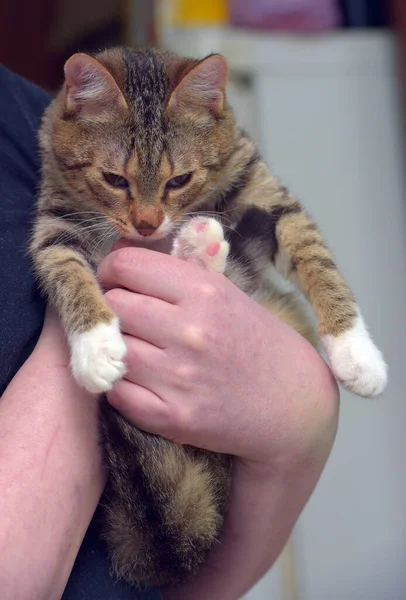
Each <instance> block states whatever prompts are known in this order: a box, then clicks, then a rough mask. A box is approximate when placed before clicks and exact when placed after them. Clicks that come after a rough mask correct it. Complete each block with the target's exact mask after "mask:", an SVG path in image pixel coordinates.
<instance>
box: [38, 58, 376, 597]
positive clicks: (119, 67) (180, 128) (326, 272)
mask: <svg viewBox="0 0 406 600" xmlns="http://www.w3.org/2000/svg"><path fill="white" fill-rule="evenodd" d="M226 83H227V62H226V60H225V59H224V57H222V56H221V55H218V54H213V55H210V56H208V57H206V58H204V59H202V60H195V59H190V58H182V57H179V56H177V55H174V54H172V53H169V52H166V51H162V50H154V49H146V50H140V49H130V48H114V49H110V50H106V51H103V52H100V53H98V54H96V55H88V54H82V53H78V54H75V55H73V56H72V57H71V58H70V59H69V60H68V61H67V63H66V65H65V81H64V84H63V86H62V88H61V90H60V92H59V93H58V94H57V96H56V97H55V99H54V101H53V102H52V103H51V105H50V106H49V108H48V109H47V110H46V112H45V115H44V118H43V122H42V126H41V131H40V145H41V151H42V184H41V189H40V193H39V198H38V204H37V214H36V220H35V225H34V231H33V236H32V241H31V246H30V251H31V255H32V259H33V264H34V268H35V272H36V275H37V277H38V281H39V285H40V287H41V290H42V292H43V293H44V294H45V295H46V297H47V299H48V302H49V303H50V304H52V305H53V306H54V307H55V308H56V310H57V312H58V313H59V316H60V318H61V321H62V324H63V326H64V329H65V331H66V335H67V339H68V342H69V345H70V352H71V369H72V373H73V375H74V377H75V378H76V380H77V381H78V382H79V383H80V384H81V385H83V386H84V387H85V388H87V389H88V390H89V391H90V392H93V393H97V394H101V395H102V396H101V400H100V420H101V430H102V437H103V448H104V453H105V460H106V464H107V465H108V468H109V471H110V478H109V483H108V486H107V488H106V492H105V496H104V499H103V505H104V521H103V536H104V538H105V540H106V542H107V546H108V549H109V552H110V557H111V560H112V564H113V568H114V571H115V573H116V575H117V576H119V577H122V578H124V579H125V580H127V581H128V582H130V583H136V584H138V585H143V586H150V585H164V584H167V583H174V582H177V581H183V580H185V579H187V578H188V577H191V576H193V575H194V574H195V573H196V571H197V569H198V567H199V565H200V564H201V563H202V562H203V561H204V559H205V557H206V555H207V552H208V551H209V550H210V548H211V547H212V545H213V544H214V543H215V541H216V540H217V539H218V536H219V533H220V531H221V527H222V523H223V519H224V515H225V512H226V506H227V498H228V492H229V487H230V477H231V467H232V462H231V458H230V457H228V456H222V455H217V454H214V453H210V452H207V451H203V450H198V449H196V448H192V447H189V446H180V445H175V444H172V443H171V442H169V441H166V440H164V439H162V438H160V437H159V436H155V435H151V434H148V433H145V432H142V431H140V430H138V429H137V428H135V427H133V426H131V425H130V424H129V423H127V422H126V421H125V419H124V418H123V417H122V416H121V415H120V414H119V413H118V412H116V411H115V410H114V409H113V408H112V407H110V405H109V404H108V402H107V400H106V398H105V397H104V396H103V393H105V392H107V391H108V390H109V389H111V387H112V385H113V384H114V382H115V381H117V380H118V379H120V378H121V377H122V376H123V375H124V373H125V362H124V359H125V352H126V348H125V344H124V342H123V339H122V337H121V333H120V327H119V322H118V319H117V318H116V317H115V315H114V314H113V313H112V311H111V310H110V309H109V308H108V307H107V305H106V304H105V302H104V299H103V293H102V290H101V288H100V285H99V283H98V281H97V278H96V270H97V265H98V263H99V261H100V260H101V258H102V257H103V256H104V255H105V254H106V252H108V249H109V247H111V243H112V240H113V239H115V238H117V237H122V238H126V239H128V240H133V241H135V242H137V243H139V242H142V243H144V244H146V245H148V244H149V243H153V242H156V241H157V240H160V239H164V238H167V237H168V236H174V237H175V240H174V243H173V248H172V253H173V254H174V255H175V256H178V257H179V258H183V259H190V260H194V261H195V262H196V263H197V264H199V265H200V266H201V267H202V268H206V269H208V270H212V271H216V272H219V273H224V274H225V276H226V277H229V278H230V280H231V281H232V282H233V283H235V285H237V286H238V287H239V288H240V289H241V290H243V291H244V292H245V293H247V294H249V295H250V296H251V297H253V298H254V299H255V300H256V301H258V302H261V303H262V304H263V305H264V306H266V307H267V308H268V309H269V310H271V311H273V312H275V313H276V314H277V315H278V316H279V317H280V318H282V319H284V320H285V321H286V322H287V323H288V324H289V325H291V326H292V327H294V328H295V329H297V330H298V331H299V332H300V333H301V334H302V335H304V336H305V337H307V338H308V339H309V341H311V342H312V343H313V344H316V343H317V341H316V335H315V332H314V328H313V324H312V322H311V320H309V317H308V314H307V312H306V307H304V305H303V303H302V302H301V298H300V294H303V295H304V296H305V297H306V298H307V301H308V303H309V305H310V306H311V307H312V309H313V312H314V315H315V317H316V318H317V323H318V329H317V333H318V337H317V339H319V340H320V341H321V344H322V346H323V347H324V349H325V351H326V353H327V355H328V358H329V361H330V365H331V368H332V371H333V372H334V374H335V376H336V378H337V379H338V380H339V381H340V382H341V383H342V384H343V385H344V386H345V387H347V388H348V389H349V390H351V391H352V392H354V393H356V394H358V395H361V396H366V397H372V396H376V395H378V394H380V393H381V392H382V391H383V390H384V388H385V385H386V380H387V367H386V365H385V362H384V359H383V357H382V355H381V353H380V351H379V350H378V349H377V348H376V346H375V345H374V343H373V342H372V340H371V338H370V336H369V334H368V331H367V329H366V326H365V324H364V321H363V318H362V315H361V312H360V310H359V307H358V305H357V303H356V300H355V298H354V296H353V294H352V292H351V290H350V289H349V287H348V285H347V283H346V282H345V280H344V279H343V277H342V275H341V274H340V272H339V270H338V268H337V266H336V263H335V261H334V259H333V257H332V255H331V253H330V251H329V249H328V248H327V245H326V243H325V242H324V240H323V237H322V235H321V233H320V232H319V230H318V228H317V226H316V225H315V224H314V222H313V221H312V220H311V219H310V217H309V216H308V214H307V213H306V211H305V209H304V208H303V207H302V206H301V204H300V203H299V202H298V201H297V200H296V199H295V198H293V197H292V196H291V194H290V193H289V191H288V190H287V189H286V188H285V187H284V186H283V185H281V184H280V182H279V181H278V180H277V179H276V178H275V177H274V176H273V175H272V174H271V172H270V171H269V169H268V167H267V166H266V165H265V163H264V162H263V160H262V159H261V156H260V154H259V152H258V150H257V147H256V145H255V143H254V142H253V141H252V140H251V139H250V138H249V136H248V135H246V134H245V133H244V132H243V131H242V130H240V129H239V128H238V126H237V124H236V122H235V118H234V113H233V111H232V108H231V107H230V106H229V104H228V102H227V98H226ZM278 273H279V274H280V275H279V276H278V275H277V274H278ZM278 277H279V279H278ZM288 281H290V282H291V283H292V287H291V288H288V284H287V282H288ZM297 290H299V291H300V293H299V292H298V291H297ZM134 318H136V315H134Z"/></svg>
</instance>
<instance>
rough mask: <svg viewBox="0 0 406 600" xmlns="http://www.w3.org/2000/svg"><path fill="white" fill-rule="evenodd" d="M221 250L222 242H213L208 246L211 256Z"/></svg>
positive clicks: (207, 252)
mask: <svg viewBox="0 0 406 600" xmlns="http://www.w3.org/2000/svg"><path fill="white" fill-rule="evenodd" d="M219 250H220V242H212V243H211V244H209V245H208V246H207V248H206V254H208V255H209V256H215V255H216V254H217V252H218V251H219Z"/></svg>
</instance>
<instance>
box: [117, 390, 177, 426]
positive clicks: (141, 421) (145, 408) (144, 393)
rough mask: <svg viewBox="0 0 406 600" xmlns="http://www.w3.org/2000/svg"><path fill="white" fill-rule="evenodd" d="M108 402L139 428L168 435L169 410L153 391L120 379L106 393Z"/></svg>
mask: <svg viewBox="0 0 406 600" xmlns="http://www.w3.org/2000/svg"><path fill="white" fill-rule="evenodd" d="M107 399H108V401H109V403H110V404H111V405H112V406H113V407H114V408H115V409H116V410H118V411H119V412H120V413H121V414H122V415H123V417H124V418H125V419H126V420H127V421H128V422H129V423H131V424H132V425H135V426H136V427H138V428H139V429H143V430H145V431H148V432H149V433H156V434H159V435H164V436H165V435H170V434H171V431H170V430H171V427H170V422H171V419H170V412H169V408H168V405H167V404H165V402H163V401H162V400H161V398H159V396H157V395H156V394H154V393H153V392H151V391H150V390H147V389H145V388H143V387H142V386H140V385H135V384H134V383H130V382H129V381H127V380H125V379H122V380H121V381H119V382H118V383H116V384H115V386H114V388H113V389H112V390H111V391H110V392H109V393H108V394H107Z"/></svg>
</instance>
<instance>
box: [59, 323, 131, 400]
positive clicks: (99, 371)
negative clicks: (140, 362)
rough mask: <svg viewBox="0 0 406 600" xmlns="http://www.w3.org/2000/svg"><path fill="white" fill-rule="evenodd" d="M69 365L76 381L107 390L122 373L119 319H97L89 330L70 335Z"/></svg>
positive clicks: (98, 390)
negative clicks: (103, 321)
mask: <svg viewBox="0 0 406 600" xmlns="http://www.w3.org/2000/svg"><path fill="white" fill-rule="evenodd" d="M69 343H70V347H71V361H70V364H71V369H72V373H73V375H74V377H75V379H76V381H77V382H78V383H80V384H81V385H83V387H85V388H86V389H87V390H88V391H89V392H92V393H94V394H97V393H98V394H100V393H102V392H107V391H108V390H110V389H111V388H112V386H113V384H114V382H115V381H117V380H118V379H120V378H121V377H122V376H123V375H124V373H125V370H126V369H125V364H124V362H123V358H124V356H125V353H126V351H127V349H126V346H125V343H124V340H123V338H122V336H121V333H120V327H119V324H118V319H114V320H113V321H112V322H111V323H110V324H109V325H107V324H106V323H100V324H99V325H96V327H94V328H93V329H91V330H90V331H86V332H84V333H74V334H72V335H70V336H69Z"/></svg>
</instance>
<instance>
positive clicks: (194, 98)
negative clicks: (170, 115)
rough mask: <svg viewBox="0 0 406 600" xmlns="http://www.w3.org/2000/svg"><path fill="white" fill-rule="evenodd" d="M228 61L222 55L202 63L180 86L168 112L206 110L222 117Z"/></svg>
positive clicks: (190, 72)
mask: <svg viewBox="0 0 406 600" xmlns="http://www.w3.org/2000/svg"><path fill="white" fill-rule="evenodd" d="M227 75H228V66H227V61H226V60H225V58H224V57H223V56H221V55H220V54H212V55H211V56H209V57H207V58H205V59H203V60H202V61H200V62H199V63H198V64H197V65H196V66H195V67H193V69H192V70H191V71H189V73H187V75H185V77H183V79H182V80H181V82H180V83H179V84H178V86H177V87H176V88H175V90H174V91H173V92H172V95H171V97H170V99H169V104H168V111H170V112H172V111H174V110H175V109H176V108H178V107H182V106H189V107H190V108H193V107H194V108H204V109H206V110H209V111H211V112H213V113H214V114H215V115H216V116H217V117H220V116H221V115H222V114H223V111H224V98H225V88H226V85H227Z"/></svg>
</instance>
